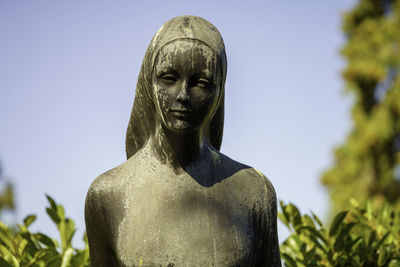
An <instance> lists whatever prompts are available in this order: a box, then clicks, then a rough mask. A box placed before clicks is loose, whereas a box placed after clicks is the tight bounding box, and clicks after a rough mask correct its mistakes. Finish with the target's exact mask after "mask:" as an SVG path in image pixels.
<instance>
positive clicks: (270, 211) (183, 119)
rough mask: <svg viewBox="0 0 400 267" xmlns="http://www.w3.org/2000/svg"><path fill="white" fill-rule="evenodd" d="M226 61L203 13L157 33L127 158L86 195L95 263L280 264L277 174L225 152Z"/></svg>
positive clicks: (131, 125)
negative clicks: (274, 179) (274, 176)
mask: <svg viewBox="0 0 400 267" xmlns="http://www.w3.org/2000/svg"><path fill="white" fill-rule="evenodd" d="M226 69H227V65H226V56H225V47H224V42H223V40H222V37H221V35H220V33H219V32H218V30H217V29H216V28H215V27H214V26H213V25H212V24H210V23H209V22H208V21H206V20H204V19H202V18H199V17H194V16H182V17H177V18H174V19H172V20H170V21H168V22H166V23H165V24H164V25H163V26H162V27H161V28H160V29H159V30H158V31H157V33H156V34H155V35H154V37H153V39H152V41H151V43H150V45H149V47H148V49H147V52H146V55H145V57H144V60H143V65H142V68H141V71H140V74H139V78H138V82H137V87H136V96H135V101H134V104H133V109H132V114H131V118H130V121H129V125H128V131H127V136H126V152H127V157H128V160H127V161H126V162H124V163H123V164H121V165H120V166H118V167H116V168H114V169H112V170H110V171H108V172H106V173H104V174H102V175H100V176H99V177H98V178H97V179H96V180H95V181H94V182H93V183H92V185H91V186H90V189H89V192H88V194H87V197H86V207H85V219H86V227H87V235H88V241H89V248H90V256H91V262H92V266H96V267H101V266H104V267H110V266H269V267H271V266H272V267H274V266H281V263H280V256H279V245H278V237H277V228H276V223H277V217H276V212H277V207H276V206H277V204H276V196H275V191H274V188H273V186H272V184H271V182H270V181H269V180H268V179H267V178H266V177H265V176H264V175H263V174H262V173H260V172H259V171H257V170H255V169H253V168H251V167H249V166H246V165H244V164H241V163H239V162H236V161H234V160H232V159H230V158H229V157H227V156H226V155H224V154H222V153H221V152H219V148H220V145H221V140H222V128H223V117H224V84H225V77H226Z"/></svg>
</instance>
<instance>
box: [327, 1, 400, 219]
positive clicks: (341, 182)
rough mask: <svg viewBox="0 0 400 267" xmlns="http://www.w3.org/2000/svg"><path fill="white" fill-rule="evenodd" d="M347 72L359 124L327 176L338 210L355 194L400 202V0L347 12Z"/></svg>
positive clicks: (355, 123) (363, 4)
mask: <svg viewBox="0 0 400 267" xmlns="http://www.w3.org/2000/svg"><path fill="white" fill-rule="evenodd" d="M343 31H344V32H345V34H346V36H347V43H346V44H345V46H344V47H343V49H342V51H341V52H342V55H343V56H344V57H345V59H346V60H347V66H346V68H345V69H344V71H343V73H342V76H343V78H344V79H345V81H346V91H347V92H348V93H350V94H351V95H352V96H353V98H354V105H353V107H352V113H351V115H352V120H353V126H352V129H351V131H350V133H349V135H348V136H347V139H346V141H345V143H344V144H342V145H341V146H339V147H337V148H336V149H335V151H334V164H333V166H332V167H331V168H330V169H329V170H327V171H326V172H325V173H324V174H323V176H322V179H321V180H322V183H323V184H324V185H325V186H326V187H327V188H328V191H329V193H330V197H331V200H332V205H333V207H332V208H333V212H337V211H339V210H342V209H346V208H348V205H349V204H348V200H349V199H350V198H351V197H352V198H355V199H357V200H358V201H364V200H366V199H367V198H370V199H371V201H372V205H373V207H374V208H375V209H377V208H380V207H381V206H382V205H383V203H384V202H385V201H388V202H389V203H391V204H393V205H395V206H397V207H399V206H400V75H399V71H400V0H360V1H359V2H358V3H357V5H356V6H355V7H354V8H353V9H352V10H350V11H349V12H348V13H346V14H345V15H344V17H343Z"/></svg>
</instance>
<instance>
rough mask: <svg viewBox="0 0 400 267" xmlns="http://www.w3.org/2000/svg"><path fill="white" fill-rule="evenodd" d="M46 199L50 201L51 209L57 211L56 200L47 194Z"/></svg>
mask: <svg viewBox="0 0 400 267" xmlns="http://www.w3.org/2000/svg"><path fill="white" fill-rule="evenodd" d="M46 198H47V200H48V201H49V203H50V208H51V209H53V210H57V204H56V202H55V201H54V199H52V198H51V197H50V196H49V195H47V194H46Z"/></svg>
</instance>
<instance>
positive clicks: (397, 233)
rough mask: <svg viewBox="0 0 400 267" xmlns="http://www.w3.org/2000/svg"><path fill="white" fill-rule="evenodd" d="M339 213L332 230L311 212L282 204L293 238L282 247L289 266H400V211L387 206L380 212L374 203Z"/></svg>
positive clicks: (282, 253) (289, 238)
mask: <svg viewBox="0 0 400 267" xmlns="http://www.w3.org/2000/svg"><path fill="white" fill-rule="evenodd" d="M350 202H351V204H352V209H351V210H349V211H343V212H339V213H338V214H337V215H336V216H335V217H334V219H333V221H332V223H331V225H330V227H329V230H328V229H327V228H325V227H324V225H323V224H322V223H321V220H320V219H319V218H318V217H317V216H316V215H315V214H314V213H312V212H311V216H309V215H307V214H305V215H301V213H300V211H299V210H298V208H297V207H296V206H295V205H293V204H288V205H285V204H284V203H283V202H281V203H280V206H281V210H282V213H280V214H278V216H279V218H280V220H281V221H282V222H283V223H284V224H285V225H286V226H287V227H288V228H289V230H290V231H291V235H290V236H289V237H288V238H287V239H286V240H285V241H284V242H283V243H282V245H281V247H280V251H281V256H282V259H283V261H284V263H285V265H286V266H288V267H294V266H299V267H300V266H307V267H310V266H332V267H336V266H343V267H344V266H345V267H351V266H357V267H359V266H365V267H366V266H387V267H399V266H400V212H399V211H396V210H394V209H393V208H392V207H391V206H390V205H389V204H385V205H384V206H383V208H382V209H381V210H380V211H379V212H378V213H374V212H373V211H372V207H371V203H370V202H368V203H367V204H366V205H364V206H365V207H364V206H361V205H359V204H358V203H357V202H356V201H355V200H351V201H350Z"/></svg>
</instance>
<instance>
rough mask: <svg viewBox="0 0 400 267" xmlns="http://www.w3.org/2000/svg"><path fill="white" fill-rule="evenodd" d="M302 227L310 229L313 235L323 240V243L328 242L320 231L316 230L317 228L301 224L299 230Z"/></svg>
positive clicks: (302, 228)
mask: <svg viewBox="0 0 400 267" xmlns="http://www.w3.org/2000/svg"><path fill="white" fill-rule="evenodd" d="M304 229H305V230H308V231H310V232H311V233H312V234H313V235H315V236H317V237H318V238H319V239H320V240H321V241H322V242H324V244H325V245H327V244H328V241H327V240H326V239H325V237H324V236H323V235H322V234H321V233H320V232H318V230H317V229H315V228H313V227H310V226H302V227H300V228H299V231H302V230H304Z"/></svg>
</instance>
